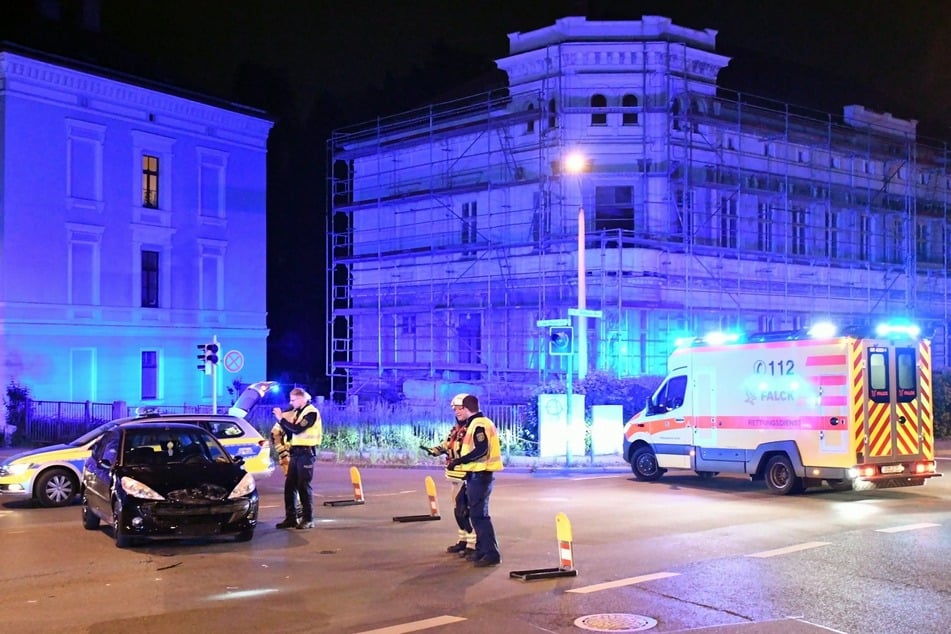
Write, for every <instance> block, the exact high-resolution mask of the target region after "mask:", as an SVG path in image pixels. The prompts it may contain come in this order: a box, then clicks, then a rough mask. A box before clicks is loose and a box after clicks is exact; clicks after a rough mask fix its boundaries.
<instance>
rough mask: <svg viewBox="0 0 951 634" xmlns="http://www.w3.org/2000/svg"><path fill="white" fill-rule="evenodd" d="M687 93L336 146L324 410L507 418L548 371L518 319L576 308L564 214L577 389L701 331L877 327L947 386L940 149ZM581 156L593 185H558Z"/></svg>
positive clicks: (581, 179)
mask: <svg viewBox="0 0 951 634" xmlns="http://www.w3.org/2000/svg"><path fill="white" fill-rule="evenodd" d="M685 58H686V56H685ZM645 77H646V75H645ZM643 81H644V82H645V86H644V90H643V91H640V94H642V95H645V94H648V93H649V91H648V90H647V89H646V88H647V86H646V83H647V82H648V79H646V78H645V79H643ZM689 86H690V85H689V84H688V83H686V82H680V81H677V80H676V78H674V79H671V80H669V82H668V84H667V85H666V86H665V87H664V88H663V90H660V91H659V92H657V94H658V95H660V96H656V95H655V96H651V97H642V98H640V99H633V100H632V99H631V98H629V97H631V95H628V94H624V95H621V94H618V95H614V96H612V95H608V96H607V97H605V95H602V94H600V93H599V92H598V91H596V90H592V89H590V88H577V87H575V88H572V87H568V86H565V85H563V84H558V83H551V84H550V85H548V84H546V85H542V86H540V87H539V89H538V90H530V91H525V92H518V93H516V92H513V91H512V90H510V89H506V90H499V91H495V92H492V93H488V94H484V95H479V96H476V97H473V98H470V99H467V100H460V101H456V102H451V103H445V104H438V105H433V106H431V107H427V108H424V109H420V110H415V111H412V112H408V113H404V114H401V115H399V116H396V117H391V118H381V119H379V120H377V121H375V122H373V123H371V124H366V125H361V126H356V127H354V128H350V129H343V130H338V131H337V132H335V133H334V134H333V136H332V138H331V140H330V142H329V146H328V147H329V162H328V164H329V165H331V170H330V176H329V178H330V181H331V182H330V188H329V191H330V200H329V206H330V209H331V214H330V218H331V220H330V226H329V227H328V236H329V237H328V240H329V249H328V257H329V262H328V276H327V283H328V287H329V289H330V297H331V302H330V306H329V310H330V315H329V330H328V337H329V340H328V350H329V351H330V354H329V355H328V357H329V359H328V363H329V367H328V374H329V375H330V376H331V378H332V391H333V397H334V398H336V399H343V398H347V397H351V396H353V395H360V396H361V397H365V398H369V399H373V398H379V397H380V396H381V395H385V394H399V395H401V397H406V398H410V399H417V400H431V399H433V398H440V397H441V396H442V394H443V393H451V392H452V390H458V391H464V390H465V389H470V388H472V389H477V390H478V391H479V392H480V393H481V394H484V395H489V396H490V397H491V398H492V399H493V400H494V401H495V402H521V401H522V399H524V397H525V395H526V393H527V391H528V390H530V389H531V388H532V387H534V386H537V385H538V384H539V383H542V382H544V381H546V380H547V379H549V378H553V377H554V378H558V377H561V376H563V375H564V373H565V372H566V370H567V366H566V363H569V362H571V357H562V356H550V355H549V354H548V350H547V332H546V331H545V329H541V328H538V327H537V326H536V322H537V321H538V320H542V319H550V318H561V317H566V316H567V314H568V313H567V311H568V309H569V308H572V307H574V306H577V305H578V284H577V271H578V268H579V266H578V262H577V254H578V251H579V249H578V245H577V234H578V227H577V226H576V224H577V210H578V207H579V206H583V207H584V209H585V210H586V212H587V213H586V216H585V218H586V227H585V235H586V241H585V247H586V248H585V251H586V257H585V267H584V268H585V271H586V277H585V279H586V286H587V297H586V305H587V307H588V308H592V309H597V310H601V311H602V313H603V318H602V319H598V320H592V321H591V322H590V326H589V331H588V347H589V350H590V351H591V353H590V358H591V364H592V365H591V369H592V370H594V369H600V370H605V371H610V372H613V373H616V374H618V375H621V376H631V375H642V374H664V373H665V371H666V359H667V356H668V353H669V352H670V349H671V345H672V341H673V339H674V338H675V337H676V336H678V335H680V334H687V333H693V334H696V333H699V332H703V331H705V330H708V329H713V328H721V329H722V328H740V329H743V330H745V331H747V332H751V331H760V332H762V331H776V330H791V329H797V328H802V327H806V326H808V325H809V324H810V323H812V322H813V321H815V320H817V319H819V318H828V319H833V320H836V321H839V322H840V323H849V324H856V325H859V324H861V325H868V324H870V323H872V322H875V321H876V320H880V319H886V318H891V317H904V318H909V319H914V320H916V321H917V322H918V323H919V325H921V326H922V330H923V332H925V333H926V334H929V335H931V336H933V343H934V363H935V366H936V368H941V367H947V366H948V363H949V359H948V346H947V336H948V335H947V330H948V329H947V324H948V309H947V306H948V293H949V289H948V270H949V262H948V238H947V229H946V227H947V220H948V209H949V196H951V173H949V163H948V161H949V158H951V154H949V148H948V146H947V144H946V143H941V142H926V141H923V140H921V139H919V138H918V137H917V134H916V130H915V124H914V122H910V121H903V120H900V119H896V118H893V117H891V116H890V115H887V114H879V113H874V112H871V111H868V110H865V109H864V108H862V107H860V106H849V107H846V108H845V109H844V111H843V113H841V114H829V113H820V112H814V111H809V110H806V109H803V108H797V107H794V106H791V105H789V104H784V103H779V102H773V101H769V100H766V99H762V98H753V97H750V96H747V95H741V94H731V93H728V92H726V91H723V90H722V89H721V90H719V91H717V92H716V94H711V92H710V91H699V92H697V91H693V90H686V88H687V87H689ZM632 92H633V91H632ZM577 148H582V149H583V151H584V152H585V153H586V155H587V156H588V158H589V165H590V167H589V169H588V171H587V172H586V173H584V174H582V175H569V174H566V173H565V172H564V171H563V170H562V169H561V159H562V158H563V157H564V156H565V155H566V154H567V153H568V152H569V151H570V150H573V149H577Z"/></svg>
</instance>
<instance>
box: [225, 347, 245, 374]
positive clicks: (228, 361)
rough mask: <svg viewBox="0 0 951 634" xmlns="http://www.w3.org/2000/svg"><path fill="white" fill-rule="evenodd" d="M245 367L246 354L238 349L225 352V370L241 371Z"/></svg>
mask: <svg viewBox="0 0 951 634" xmlns="http://www.w3.org/2000/svg"><path fill="white" fill-rule="evenodd" d="M243 367H244V355H243V354H241V353H240V352H239V351H238V350H228V352H226V353H225V370H227V371H228V372H240V371H241V368H243Z"/></svg>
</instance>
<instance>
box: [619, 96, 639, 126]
mask: <svg viewBox="0 0 951 634" xmlns="http://www.w3.org/2000/svg"><path fill="white" fill-rule="evenodd" d="M621 107H622V108H624V113H623V114H622V115H621V125H637V112H635V111H634V110H633V109H634V108H637V97H635V96H634V95H624V96H623V97H621Z"/></svg>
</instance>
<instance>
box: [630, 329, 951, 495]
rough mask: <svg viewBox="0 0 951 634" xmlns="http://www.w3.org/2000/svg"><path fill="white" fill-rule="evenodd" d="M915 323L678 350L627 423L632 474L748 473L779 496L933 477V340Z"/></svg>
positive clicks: (760, 337) (756, 338)
mask: <svg viewBox="0 0 951 634" xmlns="http://www.w3.org/2000/svg"><path fill="white" fill-rule="evenodd" d="M916 332H917V329H913V330H910V331H909V329H907V328H903V329H898V330H893V331H887V330H886V331H884V333H885V334H878V335H875V336H872V337H867V338H866V337H862V336H852V335H849V336H824V337H821V338H815V337H811V336H809V335H808V334H807V333H805V332H801V333H800V332H797V333H770V334H765V335H754V336H751V337H750V338H748V339H747V340H745V341H742V342H737V343H723V344H710V343H705V342H700V341H695V342H694V345H691V346H689V347H681V348H678V349H677V350H675V351H674V353H673V354H672V355H671V357H670V360H669V362H668V376H667V378H666V379H665V380H664V382H663V383H662V384H661V386H660V387H659V388H658V389H657V391H656V392H655V393H654V394H653V395H652V396H651V397H650V398H649V399H648V403H647V407H646V408H645V409H644V410H643V411H641V412H639V413H638V414H636V415H635V416H634V417H633V418H631V420H630V421H628V423H627V425H626V426H625V429H624V458H625V460H627V461H628V462H629V463H631V469H632V470H633V472H634V475H635V477H636V478H637V479H638V480H646V481H652V480H657V479H658V478H660V477H661V476H662V475H663V473H664V472H665V471H666V470H668V469H689V470H692V471H695V472H697V474H698V475H699V476H701V477H710V476H713V475H716V474H718V473H745V474H749V475H750V477H751V478H752V479H754V480H765V482H766V485H767V487H768V489H769V491H770V492H772V493H775V494H778V495H784V494H787V493H794V492H799V491H802V490H803V489H804V488H806V487H812V486H819V485H821V484H822V482H823V481H825V482H826V483H827V484H828V485H830V486H832V487H833V488H837V489H839V488H841V489H848V488H852V487H853V486H854V487H855V488H872V487H876V486H877V487H884V486H912V485H920V484H924V482H925V480H926V479H927V478H930V477H934V476H936V475H938V474H936V473H935V461H934V420H933V409H932V404H933V401H932V384H931V346H930V342H929V341H928V340H927V339H919V338H917V336H916Z"/></svg>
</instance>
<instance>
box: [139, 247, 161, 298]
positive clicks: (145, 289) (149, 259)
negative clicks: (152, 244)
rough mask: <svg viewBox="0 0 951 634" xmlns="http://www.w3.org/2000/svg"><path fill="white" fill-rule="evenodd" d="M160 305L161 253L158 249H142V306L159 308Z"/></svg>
mask: <svg viewBox="0 0 951 634" xmlns="http://www.w3.org/2000/svg"><path fill="white" fill-rule="evenodd" d="M158 305H159V254H158V251H146V250H143V251H142V307H143V308H158Z"/></svg>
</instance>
